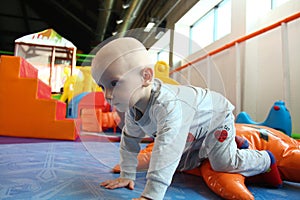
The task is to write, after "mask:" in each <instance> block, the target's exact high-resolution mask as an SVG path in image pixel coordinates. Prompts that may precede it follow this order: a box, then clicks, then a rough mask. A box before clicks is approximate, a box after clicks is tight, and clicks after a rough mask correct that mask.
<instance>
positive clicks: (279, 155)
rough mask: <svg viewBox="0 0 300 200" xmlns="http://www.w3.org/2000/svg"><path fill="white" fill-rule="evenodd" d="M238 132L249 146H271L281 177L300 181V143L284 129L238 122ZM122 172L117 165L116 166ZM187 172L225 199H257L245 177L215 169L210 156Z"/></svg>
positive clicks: (144, 153) (146, 157)
mask: <svg viewBox="0 0 300 200" xmlns="http://www.w3.org/2000/svg"><path fill="white" fill-rule="evenodd" d="M236 131H237V135H238V136H240V137H243V138H245V139H247V140H248V142H249V145H250V146H249V148H251V149H257V150H270V151H271V152H272V153H273V154H274V156H275V158H276V161H277V166H278V169H279V172H280V175H281V178H282V179H283V180H286V181H292V182H300V144H299V142H298V141H297V140H294V139H293V138H290V137H289V136H287V135H285V134H284V133H282V132H280V131H277V130H275V129H272V128H268V127H264V126H255V125H249V124H236ZM152 148H153V143H150V144H149V145H148V146H147V147H146V148H145V149H143V150H141V152H140V154H139V155H138V161H139V163H138V167H137V168H138V170H146V169H147V168H148V166H149V161H150V158H151V151H152ZM113 171H114V172H119V171H120V167H119V166H118V165H117V166H115V168H114V169H113ZM186 173H189V174H194V175H197V176H202V177H203V179H204V181H205V183H206V184H207V186H208V187H209V188H210V189H211V190H212V191H213V192H215V193H216V194H218V195H219V196H221V197H222V198H224V199H239V200H243V199H254V197H253V195H252V193H251V192H250V191H249V190H248V189H247V187H246V186H245V177H244V176H242V175H240V174H230V173H223V172H216V171H214V170H213V169H212V168H211V166H210V163H209V161H208V160H206V161H205V162H203V163H202V165H201V166H200V167H199V168H196V169H193V170H189V171H187V172H186Z"/></svg>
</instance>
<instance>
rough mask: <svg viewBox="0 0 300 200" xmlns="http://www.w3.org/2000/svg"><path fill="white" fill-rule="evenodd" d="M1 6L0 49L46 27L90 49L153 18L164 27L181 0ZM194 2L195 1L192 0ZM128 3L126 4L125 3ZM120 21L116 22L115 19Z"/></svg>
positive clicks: (39, 1) (61, 0)
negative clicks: (113, 34) (117, 33)
mask: <svg viewBox="0 0 300 200" xmlns="http://www.w3.org/2000/svg"><path fill="white" fill-rule="evenodd" d="M2 2H3V3H1V6H0V51H10V52H13V51H14V40H15V39H17V38H19V37H22V36H24V35H28V34H31V33H35V32H39V31H42V30H45V29H48V28H52V29H54V30H55V31H56V32H57V33H58V34H60V35H61V36H63V37H64V38H66V39H67V40H70V41H71V42H72V43H73V44H74V45H75V46H76V47H77V49H78V50H79V52H82V53H89V52H90V51H91V50H92V49H93V47H95V46H96V45H97V44H99V43H100V42H101V41H103V40H105V39H107V38H109V37H111V36H112V33H113V32H115V31H117V32H119V33H120V32H124V31H127V30H130V29H134V28H139V27H145V26H146V24H147V23H148V22H149V21H150V20H151V19H154V20H155V22H156V26H160V27H163V28H164V27H165V26H166V23H167V18H168V17H170V15H171V14H172V13H171V12H170V11H175V9H176V7H177V9H178V6H180V3H182V2H184V1H181V2H180V0H8V1H5V3H4V1H2ZM194 2H196V1H195V0H194ZM127 6H128V7H127ZM121 19H122V20H123V23H121V24H117V21H118V20H121Z"/></svg>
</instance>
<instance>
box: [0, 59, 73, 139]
mask: <svg viewBox="0 0 300 200" xmlns="http://www.w3.org/2000/svg"><path fill="white" fill-rule="evenodd" d="M0 96H1V98H0V135H4V136H16V137H31V138H47V139H61V140H75V139H76V137H77V131H76V126H75V122H74V120H73V119H66V104H65V103H63V102H60V101H57V100H55V99H51V88H50V87H49V86H48V85H46V84H45V83H43V82H42V81H41V80H39V79H38V71H37V69H35V68H34V67H33V66H32V65H30V64H29V63H28V62H27V61H26V60H24V59H23V58H21V57H15V56H1V59H0Z"/></svg>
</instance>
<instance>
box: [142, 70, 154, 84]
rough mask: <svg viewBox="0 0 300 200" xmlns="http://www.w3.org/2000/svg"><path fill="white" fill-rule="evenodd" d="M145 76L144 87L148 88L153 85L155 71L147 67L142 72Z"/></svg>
mask: <svg viewBox="0 0 300 200" xmlns="http://www.w3.org/2000/svg"><path fill="white" fill-rule="evenodd" d="M142 76H143V86H148V85H150V84H151V82H152V79H153V69H152V68H150V67H146V68H144V69H143V70H142Z"/></svg>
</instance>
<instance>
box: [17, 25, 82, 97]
mask: <svg viewBox="0 0 300 200" xmlns="http://www.w3.org/2000/svg"><path fill="white" fill-rule="evenodd" d="M76 50H77V48H76V46H75V45H74V44H73V43H72V42H70V41H69V40H67V39H65V38H63V37H62V36H61V35H59V34H58V33H57V32H56V31H55V30H53V29H46V30H43V31H40V32H37V33H32V34H29V35H25V36H23V37H21V38H18V39H16V40H15V53H14V55H15V56H20V57H23V58H25V59H26V61H27V62H29V63H30V64H32V65H33V66H34V67H35V68H37V69H38V70H39V73H38V78H39V79H40V80H41V81H43V82H44V83H46V84H48V85H49V86H50V87H51V92H60V88H61V87H62V86H63V84H64V82H65V74H64V69H66V68H68V69H70V72H71V75H72V72H73V69H74V68H75V65H76Z"/></svg>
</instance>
